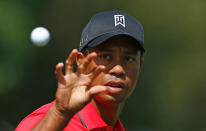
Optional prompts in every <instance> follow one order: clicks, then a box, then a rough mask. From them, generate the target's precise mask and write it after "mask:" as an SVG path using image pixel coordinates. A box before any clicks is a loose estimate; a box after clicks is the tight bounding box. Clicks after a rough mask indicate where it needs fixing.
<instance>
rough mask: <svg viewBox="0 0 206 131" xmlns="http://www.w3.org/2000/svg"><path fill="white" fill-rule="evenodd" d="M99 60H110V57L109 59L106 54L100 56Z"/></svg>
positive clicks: (109, 56)
mask: <svg viewBox="0 0 206 131" xmlns="http://www.w3.org/2000/svg"><path fill="white" fill-rule="evenodd" d="M100 58H102V59H106V60H110V59H111V58H112V57H111V55H108V54H102V55H101V56H100Z"/></svg>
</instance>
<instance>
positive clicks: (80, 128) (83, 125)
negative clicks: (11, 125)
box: [15, 102, 125, 131]
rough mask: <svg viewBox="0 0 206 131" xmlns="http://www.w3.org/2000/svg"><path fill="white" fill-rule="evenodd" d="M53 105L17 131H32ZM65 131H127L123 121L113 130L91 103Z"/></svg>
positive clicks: (36, 114)
mask: <svg viewBox="0 0 206 131" xmlns="http://www.w3.org/2000/svg"><path fill="white" fill-rule="evenodd" d="M53 103H54V102H52V103H49V104H46V105H44V106H42V107H40V108H39V109H37V110H35V111H34V112H32V113H31V114H30V115H28V116H27V117H26V118H24V119H23V120H22V121H21V122H20V124H19V125H18V127H17V128H16V130H15V131H30V130H31V129H32V128H33V127H34V126H35V125H36V124H37V123H38V122H39V121H40V120H41V119H42V118H43V117H44V115H45V114H46V113H47V111H48V110H49V108H50V107H51V105H52V104H53ZM80 117H81V118H80ZM63 131H125V129H124V127H123V125H122V123H121V121H120V120H117V123H116V125H115V129H114V130H113V128H112V126H109V125H107V124H106V123H105V122H104V121H103V120H102V118H101V117H100V116H99V114H98V113H97V111H96V110H95V108H94V106H93V105H92V103H89V104H87V105H86V106H85V107H84V108H83V109H82V110H81V111H79V113H78V114H75V115H74V116H73V117H72V119H71V120H70V121H69V123H68V124H67V126H66V127H65V128H64V130H63Z"/></svg>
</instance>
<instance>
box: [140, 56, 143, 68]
mask: <svg viewBox="0 0 206 131" xmlns="http://www.w3.org/2000/svg"><path fill="white" fill-rule="evenodd" d="M143 63H144V58H143V57H141V58H140V68H142V66H143Z"/></svg>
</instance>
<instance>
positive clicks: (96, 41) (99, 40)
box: [88, 32, 145, 52]
mask: <svg viewBox="0 0 206 131" xmlns="http://www.w3.org/2000/svg"><path fill="white" fill-rule="evenodd" d="M116 35H127V36H130V37H132V38H134V39H135V40H136V41H137V44H138V45H140V47H141V50H142V51H143V52H145V49H144V47H143V43H142V41H139V40H137V39H136V38H135V37H133V36H132V35H131V34H128V33H126V32H110V33H106V34H103V35H100V36H98V37H96V38H94V39H93V40H91V41H90V42H89V44H88V47H95V46H97V45H99V44H101V43H103V42H104V41H106V40H107V39H109V38H111V37H113V36H116Z"/></svg>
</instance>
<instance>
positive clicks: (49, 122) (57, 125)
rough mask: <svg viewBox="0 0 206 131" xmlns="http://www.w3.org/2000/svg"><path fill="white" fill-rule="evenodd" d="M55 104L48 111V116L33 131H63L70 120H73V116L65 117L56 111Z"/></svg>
mask: <svg viewBox="0 0 206 131" xmlns="http://www.w3.org/2000/svg"><path fill="white" fill-rule="evenodd" d="M55 104H56V103H54V104H53V105H52V106H51V108H50V109H49V110H48V112H47V113H46V115H45V116H44V117H43V118H42V119H41V121H40V122H39V123H38V124H37V125H36V126H35V127H34V128H33V129H32V131H62V130H63V129H64V128H65V126H66V125H67V123H68V122H69V120H70V119H71V118H72V116H73V115H72V114H71V115H67V116H65V115H63V114H61V113H60V112H59V111H57V110H56V108H55Z"/></svg>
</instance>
